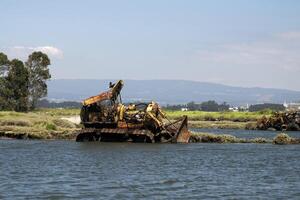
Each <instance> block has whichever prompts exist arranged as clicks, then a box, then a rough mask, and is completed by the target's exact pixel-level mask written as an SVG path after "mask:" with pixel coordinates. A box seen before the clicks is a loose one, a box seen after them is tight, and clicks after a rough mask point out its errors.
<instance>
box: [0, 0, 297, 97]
mask: <svg viewBox="0 0 300 200" xmlns="http://www.w3.org/2000/svg"><path fill="white" fill-rule="evenodd" d="M1 51H2V52H4V53H6V54H7V55H8V56H9V58H10V59H13V58H19V59H22V60H26V58H27V57H28V55H29V54H30V53H31V52H33V51H42V52H44V53H47V54H48V55H49V57H50V59H51V62H52V64H51V66H50V71H51V74H52V78H54V79H142V80H143V79H172V80H174V79H180V80H195V81H201V82H213V83H221V84H226V85H232V86H243V87H267V88H283V89H291V90H298V91H300V78H299V75H300V1H298V0H285V1H282V0H247V1H246V0H218V1H217V0H206V1H204V0H181V1H178V0H169V1H167V0H151V1H140V0H131V1H127V0H119V1H116V0H111V1H100V0H98V1H96V0H95V1H91V0H84V1H83V0H82V1H75V0H74V1H71V0H70V1H67V0H65V1H63V0H51V1H46V0H45V1H41V0H26V1H18V0H1V1H0V52H1Z"/></svg>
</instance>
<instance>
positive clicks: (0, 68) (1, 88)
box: [0, 52, 11, 110]
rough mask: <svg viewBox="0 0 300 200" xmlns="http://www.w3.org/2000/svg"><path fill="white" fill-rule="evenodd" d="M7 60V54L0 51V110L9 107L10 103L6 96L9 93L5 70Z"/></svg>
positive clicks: (6, 69)
mask: <svg viewBox="0 0 300 200" xmlns="http://www.w3.org/2000/svg"><path fill="white" fill-rule="evenodd" d="M8 65H9V60H8V58H7V55H5V54H4V53H2V52H0V110H6V109H9V106H10V105H11V104H10V103H9V102H8V97H9V96H10V95H11V94H10V90H9V89H8V87H7V80H6V76H7V72H8Z"/></svg>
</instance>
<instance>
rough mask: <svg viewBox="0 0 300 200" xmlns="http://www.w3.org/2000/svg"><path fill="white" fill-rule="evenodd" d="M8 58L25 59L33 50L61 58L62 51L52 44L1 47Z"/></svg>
mask: <svg viewBox="0 0 300 200" xmlns="http://www.w3.org/2000/svg"><path fill="white" fill-rule="evenodd" d="M0 50H2V51H4V53H6V54H7V55H8V56H9V57H10V58H19V59H27V57H28V55H30V54H31V53H32V52H34V51H41V52H43V53H45V54H47V55H48V56H49V57H50V58H58V59H62V58H63V51H62V50H60V49H58V48H56V47H53V46H38V47H26V46H14V47H6V48H1V49H0Z"/></svg>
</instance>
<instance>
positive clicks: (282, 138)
mask: <svg viewBox="0 0 300 200" xmlns="http://www.w3.org/2000/svg"><path fill="white" fill-rule="evenodd" d="M191 142H194V143H260V144H262V143H273V144H281V145H283V144H300V139H298V138H292V137H290V136H289V135H287V134H285V133H280V134H278V135H277V136H276V137H275V138H274V139H273V140H271V139H266V138H261V137H259V138H253V139H245V138H237V137H235V136H233V135H228V134H213V133H201V132H193V133H192V137H191Z"/></svg>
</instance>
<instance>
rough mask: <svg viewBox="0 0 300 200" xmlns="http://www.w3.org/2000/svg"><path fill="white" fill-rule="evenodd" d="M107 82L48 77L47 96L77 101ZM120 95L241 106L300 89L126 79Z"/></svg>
mask: <svg viewBox="0 0 300 200" xmlns="http://www.w3.org/2000/svg"><path fill="white" fill-rule="evenodd" d="M109 81H112V80H90V79H57V80H51V81H49V83H48V98H49V99H52V100H53V99H54V100H75V101H80V100H83V99H85V98H87V97H89V96H93V95H96V94H98V93H100V92H101V91H104V90H107V88H108V83H109ZM122 98H123V100H124V101H125V102H126V101H127V102H128V101H151V100H155V101H157V102H159V103H160V104H163V105H165V104H178V103H187V102H190V101H195V102H202V101H207V100H216V101H218V102H224V101H225V102H227V103H229V104H232V105H242V104H246V103H248V104H255V103H270V102H272V103H283V102H284V101H285V100H286V101H299V100H300V92H299V91H291V90H283V89H269V88H244V87H232V86H226V85H222V84H215V83H206V82H197V81H185V80H125V86H124V88H123V90H122Z"/></svg>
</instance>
